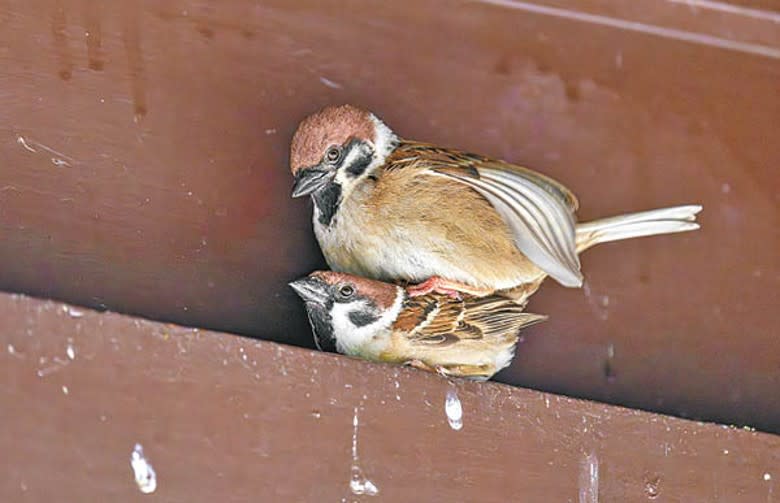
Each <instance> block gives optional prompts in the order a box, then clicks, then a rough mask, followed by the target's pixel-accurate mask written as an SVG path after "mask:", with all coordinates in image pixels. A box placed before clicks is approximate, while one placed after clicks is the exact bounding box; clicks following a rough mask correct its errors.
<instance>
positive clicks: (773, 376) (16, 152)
mask: <svg viewBox="0 0 780 503" xmlns="http://www.w3.org/2000/svg"><path fill="white" fill-rule="evenodd" d="M690 3H697V5H698V6H697V7H696V8H693V7H691V6H690V5H688V4H690ZM739 4H740V6H741V7H740V9H728V8H724V6H727V4H717V3H715V2H687V3H681V2H658V3H655V4H653V6H652V7H650V6H647V5H643V7H642V9H643V10H642V11H639V10H638V9H633V8H631V7H630V6H628V4H625V5H624V4H622V3H621V4H617V3H616V4H615V5H614V6H613V5H611V4H607V3H604V2H596V1H593V2H571V1H563V0H560V1H548V2H541V1H540V2H519V1H517V2H512V1H491V2H488V1H485V2H470V3H462V4H458V5H453V4H451V3H448V2H447V3H445V2H435V1H428V2H424V3H416V4H415V7H414V8H402V7H400V6H399V5H397V4H382V5H370V6H369V5H367V4H364V3H361V2H352V3H350V2H347V3H333V4H328V3H314V2H310V3H305V2H304V3H298V4H296V7H290V6H289V5H288V3H287V2H281V1H279V2H265V3H263V4H257V3H255V2H249V1H241V0H232V1H230V2H222V3H220V5H219V8H216V6H215V5H214V4H210V3H207V2H196V1H182V2H178V3H175V4H165V5H162V6H158V5H156V4H153V3H144V2H134V1H129V0H127V1H122V2H119V3H118V4H117V7H116V8H115V9H101V8H100V7H99V5H97V3H95V2H89V1H86V2H84V1H75V0H72V1H69V0H56V1H55V0H50V1H41V2H38V3H35V4H29V3H27V2H22V1H21V0H3V1H0V67H2V68H3V70H2V71H0V89H2V91H0V233H1V234H2V240H0V263H2V264H4V266H3V267H2V268H0V288H2V289H4V290H7V291H23V292H29V293H32V294H35V295H39V296H47V297H54V298H60V299H66V300H70V301H72V302H75V303H78V304H83V305H89V306H93V307H98V308H109V309H112V310H118V311H123V312H129V313H138V314H142V315H144V316H147V317H151V318H157V319H162V320H171V321H177V322H180V323H184V324H188V325H197V326H204V327H212V328H219V329H222V330H228V331H234V332H239V333H243V334H249V335H253V336H257V337H262V338H269V339H274V340H277V341H284V342H289V343H293V344H302V345H307V346H309V347H311V346H313V343H312V341H311V338H310V335H309V329H308V325H307V323H306V321H305V317H304V316H303V311H302V308H301V306H300V305H299V303H298V301H297V299H296V298H295V296H294V294H292V292H291V291H289V289H288V288H287V287H286V283H287V281H289V280H291V279H294V278H296V277H299V276H302V275H304V274H306V273H308V272H310V271H311V270H313V269H315V268H319V267H322V261H321V260H322V259H321V257H320V255H319V252H318V250H317V247H316V244H315V243H314V241H313V236H312V232H311V224H310V221H309V218H310V217H309V215H310V211H311V208H310V205H309V204H308V203H307V202H305V201H301V200H295V201H294V200H291V199H290V198H289V192H290V187H291V179H290V176H289V173H288V171H287V165H286V163H287V148H288V143H289V139H290V136H291V134H292V131H293V130H294V128H295V125H296V123H297V122H298V121H299V120H300V119H301V118H302V117H304V116H305V115H306V114H308V113H310V112H311V111H313V110H315V109H317V108H318V107H320V106H322V105H325V104H328V103H340V102H351V103H354V104H358V105H362V106H364V107H367V108H370V109H372V110H374V111H376V112H377V113H378V114H379V115H381V116H382V117H384V118H385V119H386V121H387V122H388V124H389V125H390V126H391V127H393V128H394V129H395V130H396V131H398V132H399V133H400V134H401V135H403V136H407V137H410V138H415V139H420V140H428V141H432V142H437V143H441V144H444V145H451V146H457V147H460V148H463V149H466V150H471V151H476V152H481V153H485V154H489V155H492V156H496V157H502V158H505V159H508V160H511V161H515V162H518V163H524V164H526V165H528V166H532V167H534V168H536V169H538V170H541V171H543V172H545V173H547V174H550V175H552V176H554V177H556V178H558V179H559V180H561V181H562V182H564V183H566V184H567V185H569V186H570V187H571V188H572V189H574V191H575V192H576V193H577V194H578V196H579V197H580V201H581V207H582V210H581V211H580V218H581V219H583V220H587V219H591V218H596V217H601V216H607V215H611V214H615V213H619V212H623V211H631V210H642V209H648V208H652V207H658V206H664V205H671V204H680V203H694V202H696V203H702V204H703V205H704V208H705V210H704V212H703V213H702V215H701V218H700V220H701V221H702V225H703V229H702V230H701V231H699V232H697V233H690V234H685V235H678V236H668V237H660V238H647V239H641V240H636V241H634V242H624V243H615V244H609V245H604V246H601V247H598V248H596V249H594V250H592V251H589V252H587V253H586V254H585V255H584V256H583V267H584V272H585V274H586V279H587V282H588V283H587V284H588V288H587V289H585V290H565V289H563V288H560V287H559V286H557V285H554V284H552V283H549V284H547V285H545V286H544V287H543V288H542V290H541V292H540V293H539V294H538V295H537V296H536V297H535V298H534V299H533V300H532V303H531V306H530V308H531V309H532V310H533V311H534V312H542V313H546V314H549V315H550V316H551V319H550V321H548V322H546V323H544V324H543V325H540V326H537V327H534V328H533V329H531V330H529V331H528V332H527V333H526V337H525V342H524V343H523V344H522V345H521V347H520V350H519V355H518V358H517V359H516V361H515V363H514V365H513V366H512V367H511V368H510V369H508V370H507V371H505V372H504V373H503V374H501V375H500V379H501V380H504V381H507V382H511V383H519V384H522V385H525V386H532V387H536V388H539V389H544V390H552V391H557V392H562V393H567V394H573V395H578V396H585V397H591V398H594V399H598V400H605V401H610V402H614V403H619V404H625V405H628V406H632V407H640V408H645V409H651V410H659V411H665V412H669V413H673V414H678V415H686V416H692V417H702V418H709V419H713V420H719V421H724V422H731V423H738V424H743V423H746V424H751V425H754V426H757V427H760V428H765V429H770V430H774V431H780V395H778V394H777V392H776V390H777V389H780V345H778V344H777V337H776V334H777V326H778V325H780V315H779V314H777V313H778V311H777V309H776V304H777V301H776V296H777V295H776V292H777V289H778V284H779V283H780V270H779V268H778V253H777V252H778V249H780V235H779V234H778V230H777V229H778V224H780V222H779V221H778V220H780V216H779V215H778V210H777V208H778V199H779V196H778V194H779V191H778V187H779V186H780V183H779V182H780V180H778V177H779V175H778V170H777V166H778V165H779V164H780V151H778V145H779V144H780V142H779V141H778V137H777V127H776V126H777V117H780V99H778V94H777V82H778V80H779V79H780V37H779V36H778V31H777V23H778V16H779V15H780V14H779V13H778V12H777V11H776V10H775V11H763V12H761V11H757V10H755V9H761V8H764V9H770V8H772V6H771V5H768V4H766V3H761V2H758V1H757V2H746V1H745V2H739ZM735 5H736V3H735ZM719 6H720V7H719ZM742 7H747V8H752V9H753V10H745V9H743V8H742ZM432 20H433V21H434V22H435V23H436V29H435V30H432V29H430V24H431V22H432ZM437 406H438V405H437ZM126 451H127V449H125V450H123V456H124V457H125V458H126V457H127V452H126ZM125 461H126V459H125Z"/></svg>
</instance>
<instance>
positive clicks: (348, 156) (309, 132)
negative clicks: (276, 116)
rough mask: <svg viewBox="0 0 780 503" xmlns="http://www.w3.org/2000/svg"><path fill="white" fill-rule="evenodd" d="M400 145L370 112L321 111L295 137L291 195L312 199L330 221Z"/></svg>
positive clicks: (354, 109) (346, 108) (349, 109)
mask: <svg viewBox="0 0 780 503" xmlns="http://www.w3.org/2000/svg"><path fill="white" fill-rule="evenodd" d="M397 144H398V138H397V137H396V135H395V134H394V133H393V132H392V131H391V130H390V128H388V127H387V126H386V125H385V124H384V123H383V122H382V121H381V120H379V119H378V118H377V117H376V116H375V115H374V114H372V113H371V112H368V111H365V110H362V109H360V108H357V107H354V106H352V105H340V106H329V107H326V108H323V109H322V110H320V111H319V112H317V113H315V114H313V115H310V116H309V117H307V118H305V119H304V120H303V121H301V123H300V124H299V125H298V129H297V130H296V131H295V134H294V135H293V139H292V144H291V145H290V170H291V171H292V174H293V177H294V178H295V182H294V185H293V191H292V197H301V196H306V195H311V196H312V197H313V198H314V200H315V203H317V207H318V210H319V212H320V214H325V215H329V216H330V217H331V218H332V215H333V213H335V208H337V207H338V204H339V202H340V201H341V200H342V199H344V198H346V197H347V196H348V195H349V193H351V192H352V190H353V189H354V188H355V187H356V186H357V185H358V184H359V183H360V182H362V181H363V180H365V179H366V178H368V177H369V176H372V175H373V174H374V172H375V171H376V169H377V168H378V167H380V166H382V165H383V164H384V162H385V159H386V158H387V156H388V155H390V153H391V152H392V151H393V149H394V148H395V147H396V145H397ZM329 221H330V219H328V223H329ZM323 223H325V222H323Z"/></svg>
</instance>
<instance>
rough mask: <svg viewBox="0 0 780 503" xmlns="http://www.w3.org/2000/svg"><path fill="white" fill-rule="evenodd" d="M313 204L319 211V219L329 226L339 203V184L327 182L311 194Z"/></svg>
mask: <svg viewBox="0 0 780 503" xmlns="http://www.w3.org/2000/svg"><path fill="white" fill-rule="evenodd" d="M312 198H313V199H314V204H315V205H317V210H318V211H319V212H320V216H319V221H320V223H321V224H322V225H324V226H326V227H327V226H329V225H330V223H331V221H332V220H333V217H335V216H336V212H337V211H338V209H339V204H341V185H339V184H338V183H336V182H331V183H329V184H328V185H327V186H326V187H325V188H323V189H322V190H318V191H317V192H315V193H314V194H312Z"/></svg>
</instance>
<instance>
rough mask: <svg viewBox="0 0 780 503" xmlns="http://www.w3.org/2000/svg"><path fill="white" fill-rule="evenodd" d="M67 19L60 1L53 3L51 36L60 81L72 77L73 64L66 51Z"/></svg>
mask: <svg viewBox="0 0 780 503" xmlns="http://www.w3.org/2000/svg"><path fill="white" fill-rule="evenodd" d="M67 28H68V18H67V15H66V13H65V7H64V6H63V5H62V0H57V1H56V2H55V3H54V17H53V18H52V24H51V34H52V38H53V42H54V54H56V55H57V65H58V67H59V70H57V75H59V76H60V78H61V79H62V80H70V78H71V77H72V76H73V62H72V61H71V59H70V51H69V49H68V33H67Z"/></svg>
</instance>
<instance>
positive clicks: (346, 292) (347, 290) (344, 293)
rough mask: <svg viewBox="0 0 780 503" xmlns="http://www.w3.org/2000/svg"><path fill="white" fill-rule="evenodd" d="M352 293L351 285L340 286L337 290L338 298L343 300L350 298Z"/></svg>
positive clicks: (353, 291)
mask: <svg viewBox="0 0 780 503" xmlns="http://www.w3.org/2000/svg"><path fill="white" fill-rule="evenodd" d="M354 293H355V289H354V288H353V287H352V285H342V286H341V287H340V288H339V296H341V297H342V298H344V299H347V298H349V297H352V294H354Z"/></svg>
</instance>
